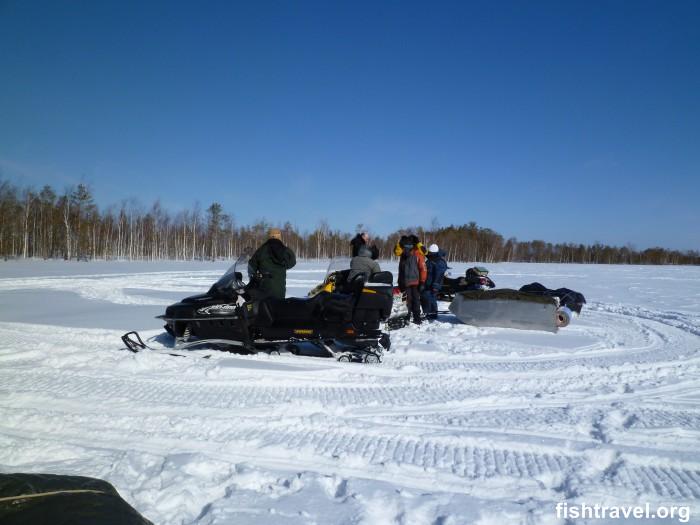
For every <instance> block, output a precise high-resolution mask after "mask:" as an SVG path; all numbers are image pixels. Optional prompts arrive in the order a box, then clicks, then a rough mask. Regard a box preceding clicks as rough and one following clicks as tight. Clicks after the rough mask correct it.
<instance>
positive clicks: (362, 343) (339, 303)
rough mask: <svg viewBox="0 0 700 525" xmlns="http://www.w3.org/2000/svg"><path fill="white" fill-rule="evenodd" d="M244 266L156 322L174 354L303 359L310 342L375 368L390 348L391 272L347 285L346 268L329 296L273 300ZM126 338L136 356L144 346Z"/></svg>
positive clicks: (340, 357)
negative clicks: (206, 351) (386, 327)
mask: <svg viewBox="0 0 700 525" xmlns="http://www.w3.org/2000/svg"><path fill="white" fill-rule="evenodd" d="M246 268H247V258H246V257H245V256H243V257H241V258H239V260H238V261H236V264H234V266H233V267H232V268H230V269H229V271H228V272H226V273H225V274H224V276H223V277H221V279H219V280H218V281H217V282H216V283H215V284H214V285H213V286H212V287H211V288H210V289H209V291H208V292H207V293H205V294H201V295H195V296H192V297H187V298H185V299H183V300H182V301H181V302H179V303H175V304H173V305H170V306H168V308H167V309H166V311H165V314H164V315H161V316H158V317H159V318H160V319H163V320H164V321H165V322H166V324H165V330H166V331H167V332H168V333H169V334H170V335H171V336H173V337H174V338H175V349H176V350H184V349H187V348H194V347H203V346H206V347H214V348H218V349H222V350H228V351H236V352H239V353H257V352H259V351H264V352H268V353H279V352H280V351H285V350H288V351H291V352H292V353H298V352H299V348H300V346H299V344H300V343H310V344H312V345H314V346H315V347H317V348H319V349H321V350H323V351H324V353H325V354H327V355H329V356H332V357H335V358H336V359H338V360H339V361H361V362H365V363H378V362H380V361H381V355H382V352H383V351H384V350H388V349H389V346H390V339H389V334H387V333H385V332H383V331H382V325H383V323H384V321H385V320H386V319H387V318H388V317H389V315H390V313H391V307H392V279H393V277H392V275H391V273H390V272H377V273H374V274H372V275H370V276H369V278H367V276H365V275H363V274H360V275H358V276H357V277H356V278H354V279H352V280H351V281H350V282H346V281H345V280H346V279H347V275H348V273H349V270H348V271H345V272H338V277H337V282H336V283H335V287H334V291H332V292H331V291H320V292H319V293H318V294H317V295H315V296H313V297H306V298H287V299H276V298H273V297H269V296H267V295H265V294H263V293H261V292H260V290H259V289H256V288H255V287H254V286H252V287H251V286H249V285H246V284H245V283H244V282H243V281H244V279H243V272H244V271H245V269H246ZM239 269H240V271H239ZM129 336H131V338H130V337H129ZM124 337H125V338H126V339H124V338H122V340H123V341H124V343H125V344H126V345H127V348H129V349H130V350H132V351H139V350H141V349H143V348H147V347H146V345H145V344H143V341H140V338H137V337H136V336H134V334H133V333H130V334H125V336H124ZM139 343H140V344H139Z"/></svg>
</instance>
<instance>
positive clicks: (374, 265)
mask: <svg viewBox="0 0 700 525" xmlns="http://www.w3.org/2000/svg"><path fill="white" fill-rule="evenodd" d="M381 271H382V269H381V268H380V267H379V263H378V262H377V261H375V260H374V259H372V250H371V249H370V248H368V247H367V246H360V249H359V250H357V255H356V256H355V257H353V258H352V260H351V261H350V273H349V274H348V279H347V281H348V282H350V281H352V280H353V279H354V278H355V277H356V276H357V275H359V274H361V273H363V274H365V275H366V276H367V278H368V279H369V277H370V276H371V275H372V274H373V273H377V272H381Z"/></svg>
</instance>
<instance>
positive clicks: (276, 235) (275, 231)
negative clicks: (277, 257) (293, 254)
mask: <svg viewBox="0 0 700 525" xmlns="http://www.w3.org/2000/svg"><path fill="white" fill-rule="evenodd" d="M267 236H268V237H269V238H270V239H279V240H282V232H281V231H280V229H279V228H270V231H268V232H267Z"/></svg>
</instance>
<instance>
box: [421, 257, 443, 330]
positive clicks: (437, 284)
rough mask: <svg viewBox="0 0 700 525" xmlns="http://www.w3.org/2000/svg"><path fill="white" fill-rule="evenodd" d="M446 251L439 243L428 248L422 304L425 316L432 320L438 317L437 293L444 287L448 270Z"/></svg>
mask: <svg viewBox="0 0 700 525" xmlns="http://www.w3.org/2000/svg"><path fill="white" fill-rule="evenodd" d="M445 255H446V253H445V252H444V251H443V250H441V249H440V248H439V247H438V245H437V244H431V245H430V247H429V248H428V255H427V262H426V266H427V269H428V275H427V278H426V279H425V289H424V290H423V292H422V293H421V296H420V304H421V306H422V308H423V313H425V317H426V318H427V319H428V320H430V321H432V320H434V319H437V294H438V292H439V291H440V288H442V281H443V279H444V278H445V272H446V271H447V261H446V260H445Z"/></svg>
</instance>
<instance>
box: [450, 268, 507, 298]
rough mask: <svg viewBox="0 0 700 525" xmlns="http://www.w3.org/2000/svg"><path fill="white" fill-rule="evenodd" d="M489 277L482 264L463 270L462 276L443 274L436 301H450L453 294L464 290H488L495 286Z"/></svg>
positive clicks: (453, 296)
mask: <svg viewBox="0 0 700 525" xmlns="http://www.w3.org/2000/svg"><path fill="white" fill-rule="evenodd" d="M495 286H496V283H494V282H493V281H492V280H491V278H490V277H489V271H488V270H487V269H486V268H484V267H483V266H474V267H473V268H468V269H467V271H466V272H464V277H457V278H452V277H449V275H445V277H444V279H443V281H442V288H441V289H440V291H439V292H438V294H437V299H438V301H452V300H453V299H454V298H455V295H456V294H457V293H459V292H464V291H466V290H488V289H489V288H495Z"/></svg>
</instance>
